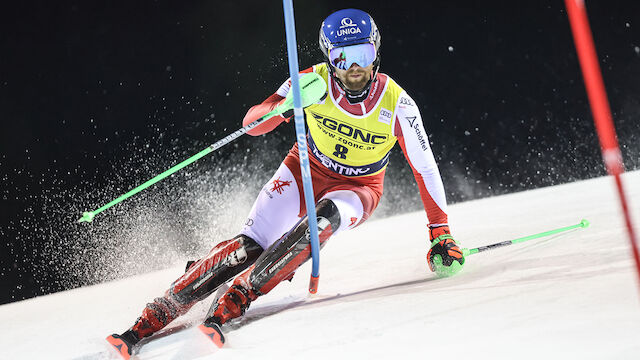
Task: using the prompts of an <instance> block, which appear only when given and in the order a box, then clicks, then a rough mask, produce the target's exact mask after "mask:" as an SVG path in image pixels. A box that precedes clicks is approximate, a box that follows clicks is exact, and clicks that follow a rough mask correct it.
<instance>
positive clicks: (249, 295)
mask: <svg viewBox="0 0 640 360" xmlns="http://www.w3.org/2000/svg"><path fill="white" fill-rule="evenodd" d="M319 43H320V50H321V51H322V53H323V54H324V60H325V61H324V62H323V63H320V64H317V65H314V66H313V67H311V68H308V69H306V70H304V71H302V73H307V72H315V73H317V74H319V75H321V76H322V78H323V79H324V80H325V81H326V82H327V87H328V94H327V97H326V98H325V99H323V100H321V101H319V102H318V103H316V104H313V105H311V106H308V107H307V108H306V109H305V110H304V112H305V118H306V122H307V127H308V133H307V142H308V149H309V154H310V156H309V158H310V166H311V175H312V179H313V189H314V196H315V200H316V211H317V216H318V233H319V240H320V244H321V246H322V245H323V244H324V243H325V242H326V240H327V239H328V238H329V237H330V236H331V235H334V234H337V233H339V232H341V231H344V230H348V229H351V228H354V227H356V226H358V225H360V224H362V223H363V222H364V221H365V220H367V218H368V217H369V216H371V214H372V213H373V211H374V210H375V208H376V207H377V205H378V202H379V201H380V197H381V196H382V189H383V180H384V174H385V169H386V166H387V163H388V161H389V151H390V150H391V148H392V147H393V146H394V144H395V143H396V142H398V143H399V144H400V147H401V148H402V151H403V152H404V155H405V157H406V159H407V161H408V162H409V164H410V165H411V168H412V170H413V174H414V177H415V179H416V182H417V184H418V188H419V193H420V197H421V199H422V202H423V204H424V208H425V210H426V213H427V217H428V219H429V224H428V229H429V239H430V249H429V251H428V253H427V260H428V264H429V268H430V269H431V271H435V272H436V273H438V274H440V275H444V276H447V275H453V274H455V273H457V272H458V271H460V270H461V269H462V266H463V264H464V260H465V259H464V257H463V255H462V251H461V250H460V248H459V247H458V245H457V244H456V242H455V241H454V239H453V237H452V236H451V233H450V231H449V225H448V218H447V212H446V211H447V209H446V206H447V203H446V198H445V192H444V187H443V184H442V180H441V178H440V173H439V170H438V167H437V165H436V162H435V159H434V157H433V154H432V152H431V148H430V146H429V140H428V137H427V134H426V133H425V130H424V128H423V124H422V118H421V116H420V112H419V110H418V106H417V105H416V103H415V102H414V101H413V99H412V98H411V97H410V96H409V95H408V94H407V93H406V92H405V91H404V90H403V89H402V88H401V87H400V86H399V85H398V84H396V82H395V81H394V80H392V79H391V78H390V77H389V76H388V75H385V74H382V73H379V72H378V69H379V67H380V44H381V42H380V33H379V31H378V28H377V26H376V24H375V22H374V21H373V19H372V18H371V16H370V15H369V14H367V13H366V12H364V11H360V10H355V9H345V10H340V11H337V12H335V13H333V14H331V15H329V16H328V17H327V18H326V19H325V20H324V22H323V23H322V25H321V28H320V36H319ZM290 83H291V82H290V80H287V81H286V82H285V83H284V84H282V86H280V88H279V89H278V90H277V91H276V92H275V93H274V94H273V95H271V96H270V97H268V98H267V99H266V100H264V101H263V102H262V103H261V104H259V105H256V106H254V107H252V108H251V109H249V111H248V112H247V114H246V116H245V117H244V121H243V124H244V125H247V124H249V123H251V122H253V121H255V120H257V119H259V118H260V117H261V116H262V115H264V114H266V113H267V112H269V111H271V110H272V109H274V108H275V107H276V106H278V105H279V104H281V103H282V102H283V101H284V98H285V97H286V95H287V93H288V91H289V90H290ZM289 119H290V117H289V118H287V117H286V116H281V115H278V116H274V117H272V118H270V119H269V120H268V121H266V122H265V123H263V124H261V125H260V126H258V127H256V128H254V129H252V130H251V131H249V134H250V135H254V136H257V135H261V134H265V133H267V132H269V131H271V130H273V129H274V128H275V127H277V126H278V125H280V124H281V123H283V122H288V121H289ZM302 190H303V188H302V182H301V174H300V166H299V159H298V146H297V144H295V145H294V146H293V148H292V149H291V150H290V151H289V154H288V155H287V156H286V157H285V159H284V161H283V162H282V164H281V165H280V167H279V168H278V170H277V171H276V173H275V174H274V175H273V177H272V178H271V179H270V180H269V181H268V182H267V184H266V185H265V186H264V187H263V188H262V191H260V193H259V195H258V198H257V199H256V201H255V203H254V205H253V208H252V209H251V212H250V214H249V216H248V218H247V221H246V225H245V226H244V228H243V229H242V230H241V231H240V234H239V235H237V236H236V237H234V238H232V239H229V240H225V241H222V242H221V243H219V244H217V245H216V246H215V247H214V248H213V249H212V250H211V251H210V252H209V254H208V255H207V256H205V257H203V258H202V259H200V260H198V261H196V262H189V263H188V264H187V269H186V272H185V273H184V274H183V275H182V276H181V277H180V278H178V279H177V280H176V281H175V282H174V283H173V284H172V285H171V287H170V288H169V289H168V290H167V291H166V293H165V294H164V296H163V297H159V298H156V299H155V300H154V302H153V303H150V304H147V306H146V308H145V309H144V310H143V312H142V315H141V316H140V317H139V318H138V320H137V321H136V323H135V324H134V325H133V326H132V327H131V328H130V329H129V330H127V331H125V332H124V333H123V334H121V335H118V334H113V335H111V336H110V337H108V338H107V339H108V340H109V342H111V343H112V344H113V345H114V346H116V347H119V348H123V349H124V352H123V354H124V355H125V356H126V354H127V353H128V354H130V353H131V347H132V346H133V345H134V344H135V343H137V342H138V341H140V339H142V338H144V337H147V336H150V335H151V334H153V333H155V332H157V331H158V330H160V329H162V328H164V327H165V326H166V325H167V324H168V323H170V322H171V321H173V320H174V319H175V318H176V317H178V316H180V315H181V314H184V313H185V312H186V311H187V310H189V309H190V308H191V306H192V305H193V304H194V303H196V302H197V301H199V300H202V299H204V298H205V297H207V296H208V295H209V294H211V293H212V292H213V291H215V290H216V289H217V288H219V287H220V286H221V285H222V284H224V283H226V282H227V281H229V280H230V279H232V278H233V277H234V276H236V275H238V274H240V273H241V272H242V274H241V275H239V276H237V277H236V278H235V280H234V281H233V284H232V285H231V287H230V288H229V289H228V290H227V291H226V292H225V293H224V295H223V296H221V297H220V298H219V299H218V302H217V304H216V305H215V310H214V312H213V315H212V316H211V317H210V318H209V319H207V320H206V321H205V324H206V323H209V324H217V325H218V326H221V325H222V324H224V323H226V322H227V321H229V320H231V319H233V318H237V317H239V316H241V315H242V314H244V312H245V311H246V309H247V308H248V307H249V305H250V303H251V302H252V301H254V300H256V298H257V297H258V296H261V295H264V294H266V293H268V292H269V291H270V290H271V289H273V287H275V286H276V285H277V284H278V283H280V282H281V281H283V280H289V279H291V278H292V277H293V274H294V272H295V270H296V269H297V268H298V267H299V266H300V265H301V264H302V263H304V262H305V261H307V260H308V259H309V258H310V243H309V239H308V237H307V231H308V224H307V218H306V210H305V203H304V197H303V193H302ZM283 234H284V235H283ZM400 246H401V245H400Z"/></svg>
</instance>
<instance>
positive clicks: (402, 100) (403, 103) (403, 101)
mask: <svg viewBox="0 0 640 360" xmlns="http://www.w3.org/2000/svg"><path fill="white" fill-rule="evenodd" d="M399 104H400V107H401V108H403V109H404V108H406V107H407V106H413V102H412V101H411V99H409V98H406V97H404V96H403V97H401V98H400V102H399Z"/></svg>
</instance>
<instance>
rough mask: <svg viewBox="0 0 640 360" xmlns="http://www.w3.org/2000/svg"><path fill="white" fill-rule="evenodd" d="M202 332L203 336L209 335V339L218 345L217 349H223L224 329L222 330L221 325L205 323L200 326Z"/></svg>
mask: <svg viewBox="0 0 640 360" xmlns="http://www.w3.org/2000/svg"><path fill="white" fill-rule="evenodd" d="M198 328H199V329H200V331H202V333H203V334H205V335H207V337H208V338H209V339H210V340H211V341H213V343H214V344H216V346H217V347H219V348H221V347H222V346H224V342H225V339H224V335H223V334H222V329H220V325H218V324H216V323H214V322H205V323H204V324H201V325H200V326H198Z"/></svg>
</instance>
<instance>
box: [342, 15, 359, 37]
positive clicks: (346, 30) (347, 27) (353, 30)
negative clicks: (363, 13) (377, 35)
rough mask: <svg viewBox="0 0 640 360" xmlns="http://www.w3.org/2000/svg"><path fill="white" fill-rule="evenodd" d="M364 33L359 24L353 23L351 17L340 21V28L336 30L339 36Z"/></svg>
mask: <svg viewBox="0 0 640 360" xmlns="http://www.w3.org/2000/svg"><path fill="white" fill-rule="evenodd" d="M359 33H362V31H361V30H360V28H359V27H358V25H356V24H354V23H353V20H351V18H344V19H342V21H340V29H338V31H337V32H336V35H338V36H344V35H353V34H359Z"/></svg>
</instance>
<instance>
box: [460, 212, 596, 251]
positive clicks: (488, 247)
mask: <svg viewBox="0 0 640 360" xmlns="http://www.w3.org/2000/svg"><path fill="white" fill-rule="evenodd" d="M588 226H589V220H586V219H582V221H580V223H579V224H576V225H571V226H565V227H562V228H559V229H554V230H549V231H545V232H541V233H537V234H533V235H529V236H524V237H520V238H517V239H513V240H507V241H502V242H498V243H495V244H489V245H485V246H480V247H477V248H474V249H467V248H463V249H462V254H463V255H464V256H469V255H473V254H477V253H479V252H483V251H487V250H492V249H495V248H499V247H503V246H507V245H512V244H517V243H521V242H525V241H529V240H533V239H538V238H541V237H545V236H549V235H554V234H558V233H561V232H564V231H569V230H573V229H577V228H586V227H588Z"/></svg>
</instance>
